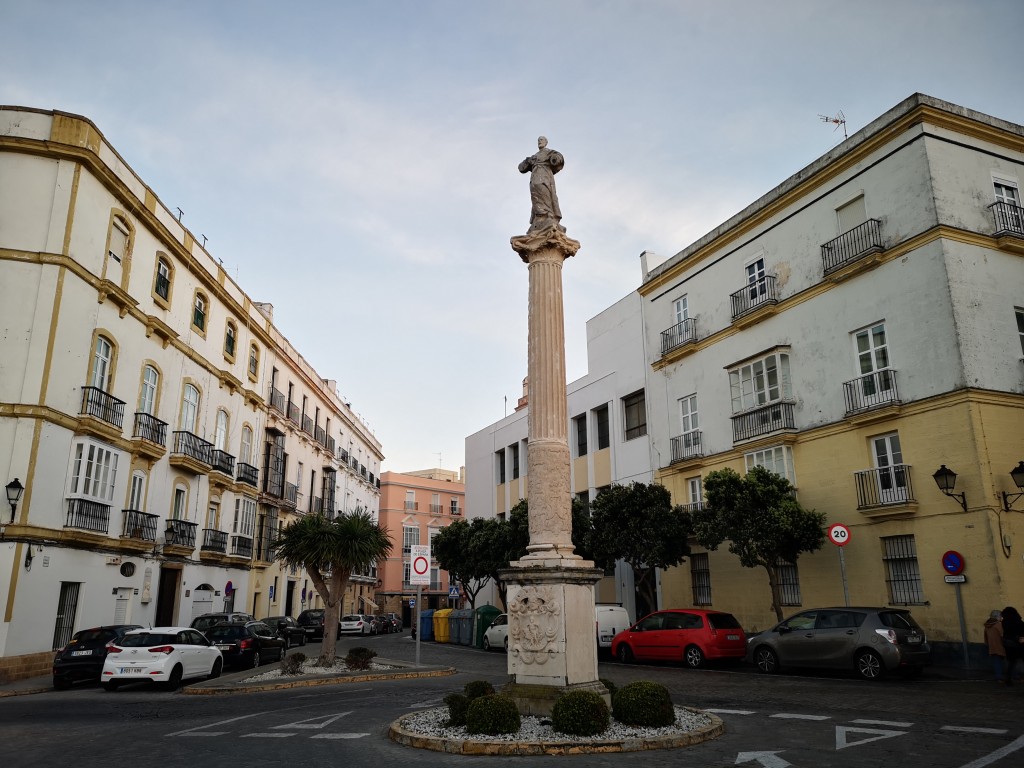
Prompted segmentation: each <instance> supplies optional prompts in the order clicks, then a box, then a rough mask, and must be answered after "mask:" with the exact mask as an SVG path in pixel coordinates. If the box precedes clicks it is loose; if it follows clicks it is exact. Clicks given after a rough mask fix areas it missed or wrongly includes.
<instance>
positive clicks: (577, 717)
mask: <svg viewBox="0 0 1024 768" xmlns="http://www.w3.org/2000/svg"><path fill="white" fill-rule="evenodd" d="M610 718H611V716H610V714H609V712H608V705H607V704H605V703H604V699H602V698H601V697H600V696H599V695H598V694H597V693H595V692H594V691H582V690H581V691H569V692H568V693H564V694H562V695H561V696H559V697H558V701H556V702H555V706H554V707H552V709H551V727H552V728H554V729H555V730H556V731H558V732H559V733H568V734H571V735H573V736H595V735H597V734H599V733H604V732H605V730H606V729H607V728H608V722H609V720H610Z"/></svg>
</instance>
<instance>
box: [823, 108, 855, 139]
mask: <svg viewBox="0 0 1024 768" xmlns="http://www.w3.org/2000/svg"><path fill="white" fill-rule="evenodd" d="M818 119H820V120H821V122H823V123H835V126H836V127H835V128H834V129H833V133H835V131H838V130H839V126H843V138H844V139H848V138H850V137H849V136H847V135H846V115H844V114H843V110H841V109H840V110H839V111H838V112H836V116H835V117H829V116H828V115H818Z"/></svg>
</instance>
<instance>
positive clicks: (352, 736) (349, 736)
mask: <svg viewBox="0 0 1024 768" xmlns="http://www.w3.org/2000/svg"><path fill="white" fill-rule="evenodd" d="M369 735H370V734H368V733H318V734H317V735H316V736H310V738H311V739H361V738H363V737H364V736H369Z"/></svg>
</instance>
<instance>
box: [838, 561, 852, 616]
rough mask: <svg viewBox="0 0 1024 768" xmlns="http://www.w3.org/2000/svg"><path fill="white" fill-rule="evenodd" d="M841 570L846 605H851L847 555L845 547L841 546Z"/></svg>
mask: <svg viewBox="0 0 1024 768" xmlns="http://www.w3.org/2000/svg"><path fill="white" fill-rule="evenodd" d="M839 572H840V573H841V574H842V576H843V598H844V599H845V600H846V607H847V608H849V607H850V584H849V582H847V581H846V556H845V555H844V554H843V548H842V547H840V548H839Z"/></svg>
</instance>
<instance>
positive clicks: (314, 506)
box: [309, 496, 324, 515]
mask: <svg viewBox="0 0 1024 768" xmlns="http://www.w3.org/2000/svg"><path fill="white" fill-rule="evenodd" d="M323 511H324V500H323V499H322V498H321V497H319V496H310V498H309V512H310V514H313V515H321V514H323Z"/></svg>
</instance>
